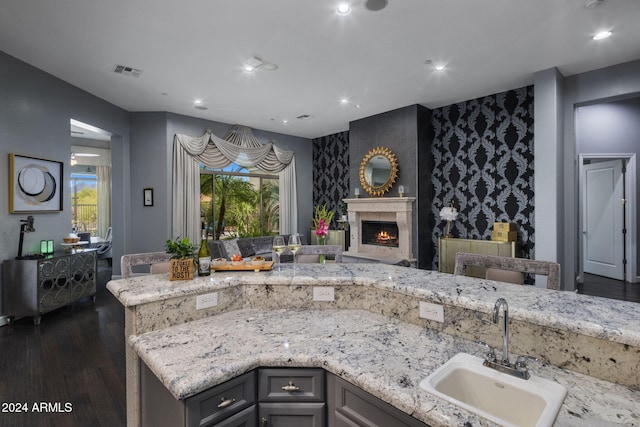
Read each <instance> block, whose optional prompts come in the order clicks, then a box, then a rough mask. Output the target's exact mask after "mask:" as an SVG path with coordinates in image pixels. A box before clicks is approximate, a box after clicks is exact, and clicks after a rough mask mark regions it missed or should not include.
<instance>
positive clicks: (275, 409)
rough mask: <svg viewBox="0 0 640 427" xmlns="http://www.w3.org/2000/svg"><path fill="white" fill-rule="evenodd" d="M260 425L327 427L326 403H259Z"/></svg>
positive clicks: (273, 426) (271, 426) (266, 426)
mask: <svg viewBox="0 0 640 427" xmlns="http://www.w3.org/2000/svg"><path fill="white" fill-rule="evenodd" d="M258 414H259V415H258V416H259V417H260V423H259V425H260V427H293V426H295V427H325V426H326V423H325V420H324V419H325V404H324V403H284V402H282V403H262V402H261V403H259V404H258Z"/></svg>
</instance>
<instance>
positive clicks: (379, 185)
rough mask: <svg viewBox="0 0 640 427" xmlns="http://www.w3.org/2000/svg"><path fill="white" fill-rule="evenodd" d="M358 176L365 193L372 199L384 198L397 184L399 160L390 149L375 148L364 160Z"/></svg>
mask: <svg viewBox="0 0 640 427" xmlns="http://www.w3.org/2000/svg"><path fill="white" fill-rule="evenodd" d="M358 176H359V178H360V186H361V187H362V188H363V189H364V191H366V192H367V193H369V195H370V196H372V197H378V196H382V195H384V193H386V192H387V191H389V189H391V187H392V186H393V184H394V183H395V182H396V178H397V177H398V159H397V158H396V155H395V154H393V152H392V151H391V150H389V149H388V148H385V147H376V148H373V149H371V150H369V152H368V153H367V154H366V155H365V156H364V157H363V158H362V161H361V162H360V169H359V170H358Z"/></svg>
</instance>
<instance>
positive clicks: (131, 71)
mask: <svg viewBox="0 0 640 427" xmlns="http://www.w3.org/2000/svg"><path fill="white" fill-rule="evenodd" d="M113 72H114V73H116V74H122V75H125V76H131V77H140V74H142V70H138V69H137V68H133V67H127V66H126V65H116V66H115V67H113Z"/></svg>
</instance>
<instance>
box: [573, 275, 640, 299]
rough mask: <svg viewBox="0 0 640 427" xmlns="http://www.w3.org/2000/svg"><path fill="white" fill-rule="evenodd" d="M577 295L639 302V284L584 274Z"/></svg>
mask: <svg viewBox="0 0 640 427" xmlns="http://www.w3.org/2000/svg"><path fill="white" fill-rule="evenodd" d="M578 293H580V294H585V295H592V296H596V297H603V298H611V299H618V300H622V301H633V302H640V283H626V282H623V281H621V280H615V279H609V278H608V277H602V276H596V275H595V274H589V273H585V274H584V283H580V284H578Z"/></svg>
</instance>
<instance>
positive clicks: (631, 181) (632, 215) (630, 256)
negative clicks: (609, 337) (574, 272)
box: [577, 153, 639, 283]
mask: <svg viewBox="0 0 640 427" xmlns="http://www.w3.org/2000/svg"><path fill="white" fill-rule="evenodd" d="M592 159H593V160H595V159H597V160H616V159H624V160H626V173H625V174H624V184H625V187H626V191H625V199H626V203H625V218H626V223H625V224H624V227H625V228H626V230H627V236H626V239H625V252H626V258H627V265H626V281H627V282H629V283H637V282H638V281H639V280H638V279H639V278H638V265H637V257H638V254H637V249H636V244H635V243H636V241H637V219H636V217H637V212H636V211H637V209H636V198H635V195H636V155H635V153H581V154H579V155H578V169H579V171H578V201H579V203H578V206H579V207H580V208H579V214H578V242H577V246H578V282H579V283H584V257H583V248H584V246H583V244H584V241H583V240H584V234H583V233H582V230H583V227H584V218H583V216H584V212H583V209H582V190H583V188H584V184H585V183H584V162H585V160H592Z"/></svg>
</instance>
